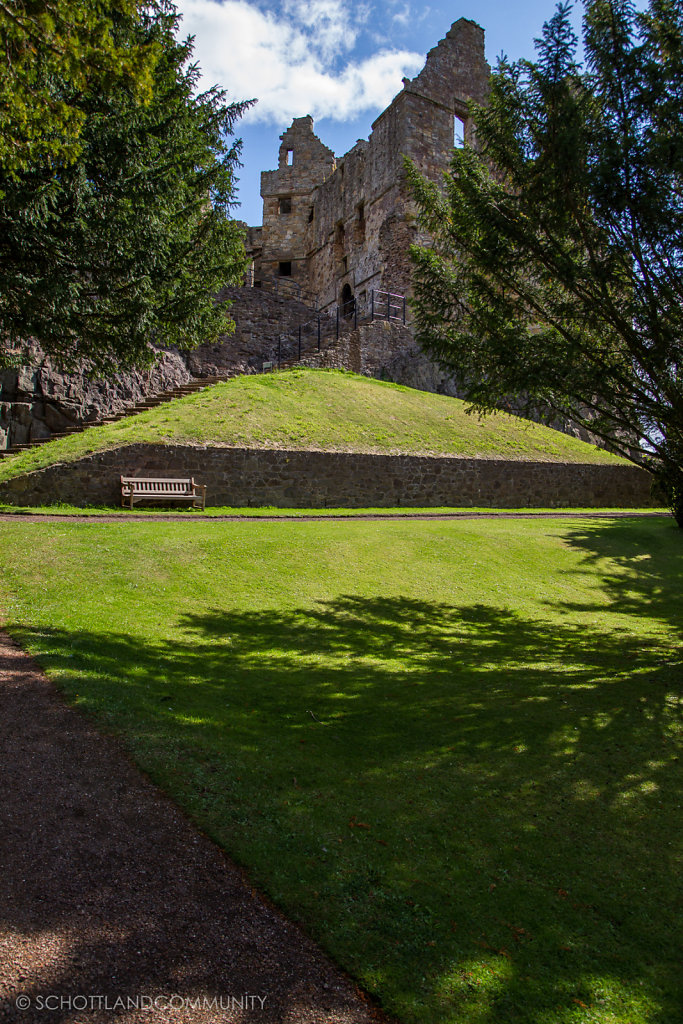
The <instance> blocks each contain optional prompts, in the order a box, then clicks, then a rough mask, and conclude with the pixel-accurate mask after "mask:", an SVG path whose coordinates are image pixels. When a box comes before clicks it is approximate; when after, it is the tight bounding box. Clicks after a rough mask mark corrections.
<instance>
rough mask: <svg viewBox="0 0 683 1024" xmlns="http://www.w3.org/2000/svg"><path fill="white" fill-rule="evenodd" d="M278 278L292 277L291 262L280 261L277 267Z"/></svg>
mask: <svg viewBox="0 0 683 1024" xmlns="http://www.w3.org/2000/svg"><path fill="white" fill-rule="evenodd" d="M277 273H278V277H291V276H292V261H291V260H281V261H280V262H279V263H278V265H277Z"/></svg>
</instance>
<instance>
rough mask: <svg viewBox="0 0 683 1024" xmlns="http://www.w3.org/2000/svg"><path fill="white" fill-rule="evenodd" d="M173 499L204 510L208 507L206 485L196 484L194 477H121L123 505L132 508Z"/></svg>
mask: <svg viewBox="0 0 683 1024" xmlns="http://www.w3.org/2000/svg"><path fill="white" fill-rule="evenodd" d="M155 498H172V499H173V500H174V501H183V502H191V503H192V504H193V505H195V507H197V508H201V509H202V510H204V508H205V506H206V485H205V484H198V483H195V480H194V477H190V478H187V477H167V478H164V477H140V476H122V477H121V504H122V505H125V504H128V505H129V507H130V508H132V507H133V503H134V502H136V501H145V500H154V499H155Z"/></svg>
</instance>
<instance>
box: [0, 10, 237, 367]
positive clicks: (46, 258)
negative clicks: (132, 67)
mask: <svg viewBox="0 0 683 1024" xmlns="http://www.w3.org/2000/svg"><path fill="white" fill-rule="evenodd" d="M177 28H178V18H177V15H176V12H175V9H174V8H173V6H172V5H171V4H170V3H168V2H167V0H158V2H155V3H153V4H150V5H148V6H147V8H146V11H145V12H144V13H142V14H139V15H138V16H137V17H136V19H135V20H134V21H133V22H123V21H122V22H120V23H119V24H118V26H117V27H115V29H114V35H113V45H114V46H115V47H117V48H124V49H125V48H130V49H134V48H135V47H137V46H141V47H142V48H152V49H154V50H155V52H156V53H157V58H156V61H155V64H154V68H153V73H152V78H151V88H150V96H149V99H148V101H147V102H146V103H144V104H141V103H140V102H139V96H138V91H137V86H136V84H135V83H126V82H125V81H122V82H120V83H119V85H118V87H117V88H116V89H115V90H103V89H101V88H100V86H99V84H98V83H95V84H93V85H91V87H90V88H88V89H87V90H86V91H85V92H82V93H81V92H80V90H78V89H77V88H76V86H75V85H74V83H73V82H72V81H70V82H66V81H64V82H62V84H61V89H62V92H63V94H64V95H66V97H67V100H68V103H69V104H70V105H72V106H74V107H76V108H77V109H78V111H79V114H80V115H81V117H82V125H81V130H80V154H79V155H78V157H77V158H76V159H75V160H69V161H66V160H65V161H62V162H60V161H57V160H54V159H53V160H52V161H50V162H49V163H48V162H46V161H38V162H37V163H35V164H33V165H31V166H30V167H28V168H27V169H25V170H24V171H22V172H21V173H14V174H9V173H6V174H4V176H1V177H0V191H1V192H2V193H3V195H2V196H0V331H1V332H2V335H3V337H4V338H5V339H6V341H7V344H8V345H9V346H10V347H11V346H13V345H17V344H20V343H21V342H23V341H26V340H27V339H28V338H35V339H36V340H37V341H38V342H39V343H40V345H41V347H42V348H43V350H44V351H45V352H46V353H47V354H49V355H51V356H53V357H54V358H55V360H56V361H57V362H58V363H59V364H60V365H62V366H64V367H66V368H69V367H70V366H73V365H74V364H75V363H76V362H77V361H79V360H82V359H86V360H87V361H88V362H89V364H90V365H91V367H92V369H93V370H94V371H98V372H103V373H106V372H111V371H113V370H117V369H121V368H125V367H128V366H132V365H142V364H145V363H148V362H149V361H150V359H151V355H152V353H151V349H150V344H156V345H159V344H162V345H166V344H176V345H180V346H182V347H187V348H191V347H193V346H194V345H196V344H198V343H200V342H205V341H210V340H214V339H216V338H217V337H218V335H219V334H221V333H223V332H225V331H226V329H228V328H229V327H230V326H231V322H230V320H229V317H228V314H227V311H226V308H225V307H223V306H221V305H220V304H217V303H216V302H215V300H214V295H215V294H216V292H218V291H219V289H220V288H221V287H222V286H223V285H224V284H226V283H227V282H230V281H233V282H234V281H237V280H239V279H240V277H241V275H242V274H243V272H244V266H245V256H244V245H243V238H242V231H241V229H240V227H239V225H238V224H236V222H235V221H233V220H231V219H230V216H229V214H230V209H231V207H232V206H233V205H234V193H235V170H236V167H237V166H238V157H239V142H234V141H232V140H231V138H230V135H231V133H232V130H233V128H234V125H235V122H236V120H237V119H238V118H239V116H240V115H241V113H242V111H243V110H244V107H245V104H242V103H236V104H227V103H226V101H225V96H224V94H223V93H222V92H221V91H220V90H218V89H217V88H213V89H211V90H209V91H208V92H205V93H203V94H199V95H197V93H196V86H197V80H198V75H199V72H198V70H197V68H196V66H194V65H191V64H189V63H188V62H189V60H190V57H191V53H192V43H191V40H187V41H184V42H183V41H179V40H178V39H177V38H176V35H175V33H176V31H177Z"/></svg>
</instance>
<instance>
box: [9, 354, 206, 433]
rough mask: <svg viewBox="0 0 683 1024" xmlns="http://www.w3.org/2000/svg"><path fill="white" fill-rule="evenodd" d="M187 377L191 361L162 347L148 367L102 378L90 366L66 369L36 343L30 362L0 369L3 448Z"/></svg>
mask: <svg viewBox="0 0 683 1024" xmlns="http://www.w3.org/2000/svg"><path fill="white" fill-rule="evenodd" d="M188 380H190V372H189V370H188V368H187V365H186V363H185V361H184V359H182V358H181V356H180V355H179V354H178V353H177V352H174V351H160V352H159V353H158V358H157V362H156V364H155V365H154V366H153V367H152V368H151V369H149V370H134V371H131V372H129V373H121V374H117V375H116V376H114V377H110V378H107V379H106V380H100V379H96V378H93V377H91V376H89V374H88V371H87V369H85V368H84V369H81V370H79V371H77V372H75V373H70V374H64V373H61V372H60V371H59V370H57V369H56V368H55V367H54V366H53V365H52V362H51V361H50V359H48V358H47V357H46V356H45V355H44V353H43V352H42V351H41V350H40V348H39V347H38V346H37V345H32V346H31V360H30V362H29V363H27V365H25V366H22V367H19V368H18V369H8V370H4V371H3V372H2V373H0V449H3V448H7V447H9V446H10V445H12V444H25V443H26V442H27V441H34V440H38V439H40V438H49V437H51V436H52V434H55V433H59V432H60V431H62V430H67V429H68V428H69V427H73V426H75V425H76V424H79V423H91V422H93V421H95V420H98V419H100V418H101V417H103V416H109V415H112V414H114V413H118V412H121V411H122V410H123V409H125V408H127V407H129V406H131V405H134V404H135V403H136V402H139V401H141V400H142V399H143V398H145V397H146V396H147V395H150V394H155V393H157V392H161V391H170V390H171V389H172V388H174V387H177V386H178V385H179V384H185V383H187V381H188Z"/></svg>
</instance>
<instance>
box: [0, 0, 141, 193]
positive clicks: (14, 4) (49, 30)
mask: <svg viewBox="0 0 683 1024" xmlns="http://www.w3.org/2000/svg"><path fill="white" fill-rule="evenodd" d="M139 6H140V5H139V3H138V0H0V50H1V52H2V58H3V59H2V62H0V167H2V168H3V171H4V172H5V173H11V172H13V171H19V170H25V169H26V168H27V167H29V166H31V165H33V164H35V163H37V162H38V161H40V160H46V159H57V160H61V161H68V160H71V159H74V158H75V157H76V156H77V155H78V153H79V151H80V134H81V130H82V128H83V124H84V120H85V112H84V111H83V110H82V109H81V108H80V106H79V105H78V103H75V102H74V97H75V96H76V95H77V93H78V92H79V91H80V92H82V91H84V90H86V89H88V88H94V87H96V88H99V89H100V90H101V91H108V90H110V89H112V88H114V87H115V86H116V85H117V84H118V83H121V82H126V83H127V84H128V86H129V87H132V88H133V89H134V90H135V91H136V92H137V94H138V96H139V98H140V100H141V101H145V100H146V99H148V98H149V94H150V88H151V74H152V70H153V67H154V63H155V61H156V58H157V51H156V48H155V47H154V46H153V45H150V44H149V43H148V42H145V41H141V40H140V39H136V38H135V37H134V36H133V35H131V34H125V33H121V32H120V31H118V33H117V32H116V28H115V27H116V26H118V27H119V29H120V27H121V26H122V25H125V24H126V23H128V24H130V23H131V22H133V21H134V20H135V19H136V18H137V17H138V8H139Z"/></svg>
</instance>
